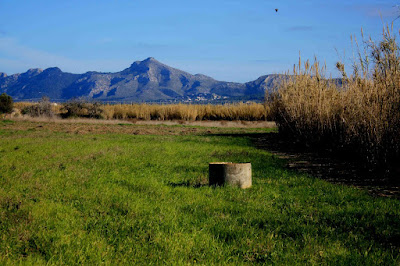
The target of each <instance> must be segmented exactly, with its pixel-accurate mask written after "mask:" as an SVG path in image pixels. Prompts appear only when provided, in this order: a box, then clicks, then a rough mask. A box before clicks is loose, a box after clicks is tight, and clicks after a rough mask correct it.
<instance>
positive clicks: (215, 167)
mask: <svg viewBox="0 0 400 266" xmlns="http://www.w3.org/2000/svg"><path fill="white" fill-rule="evenodd" d="M208 171H209V172H208V173H209V175H208V181H209V184H210V186H222V185H225V184H228V185H232V186H238V187H240V188H249V187H251V163H229V162H215V163H210V164H209V166H208Z"/></svg>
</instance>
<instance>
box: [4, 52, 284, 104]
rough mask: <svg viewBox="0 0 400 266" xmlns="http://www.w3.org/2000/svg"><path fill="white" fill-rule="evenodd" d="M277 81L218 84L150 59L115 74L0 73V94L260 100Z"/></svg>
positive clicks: (108, 99) (52, 70)
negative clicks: (8, 74)
mask: <svg viewBox="0 0 400 266" xmlns="http://www.w3.org/2000/svg"><path fill="white" fill-rule="evenodd" d="M281 77H282V76H281V75H266V76H262V77H260V78H258V79H257V80H255V81H251V82H247V83H235V82H224V81H217V80H215V79H213V78H211V77H208V76H205V75H201V74H196V75H192V74H189V73H187V72H184V71H182V70H179V69H176V68H172V67H170V66H167V65H165V64H162V63H160V62H158V61H157V60H155V59H154V58H152V57H149V58H147V59H145V60H143V61H136V62H134V63H133V64H132V65H131V66H130V67H129V68H127V69H125V70H122V71H120V72H116V73H100V72H93V71H91V72H86V73H84V74H71V73H66V72H62V71H61V70H60V69H59V68H57V67H53V68H48V69H45V70H42V69H30V70H28V71H27V72H25V73H22V74H14V75H10V76H7V75H6V74H5V73H1V72H0V93H3V92H5V93H7V94H8V95H11V96H12V97H13V98H14V100H16V101H22V100H30V101H34V100H38V99H40V98H41V97H42V96H47V97H49V98H50V99H51V100H52V101H66V100H69V99H71V98H85V99H95V100H98V101H105V102H155V101H164V102H174V101H179V102H198V101H207V102H222V101H235V100H261V99H262V98H263V97H264V93H265V90H268V89H271V88H272V86H273V84H274V83H276V82H279V80H280V79H281Z"/></svg>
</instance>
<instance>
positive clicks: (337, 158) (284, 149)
mask: <svg viewBox="0 0 400 266" xmlns="http://www.w3.org/2000/svg"><path fill="white" fill-rule="evenodd" d="M214 136H225V137H247V138H249V139H250V140H251V141H252V143H253V144H254V146H255V147H256V148H258V149H262V150H267V151H269V152H271V153H273V154H275V155H277V156H278V157H279V158H281V159H284V160H286V162H287V163H286V167H287V168H289V169H292V170H295V171H299V172H303V173H307V174H309V175H311V176H313V177H316V178H319V179H323V180H326V181H328V182H331V183H339V184H346V185H350V186H355V187H358V188H362V189H366V190H368V192H369V193H370V194H372V195H374V196H385V197H393V198H398V199H400V179H399V178H398V175H396V174H393V173H389V172H384V171H371V170H370V169H368V168H367V167H366V166H365V165H364V164H363V163H361V162H359V161H357V160H356V158H354V157H349V155H346V154H337V153H336V154H335V153H333V152H332V151H331V150H315V149H311V148H308V147H306V146H305V145H302V144H301V143H298V142H294V141H291V140H288V139H287V138H283V137H281V136H280V135H279V134H278V133H275V132H271V133H250V134H214Z"/></svg>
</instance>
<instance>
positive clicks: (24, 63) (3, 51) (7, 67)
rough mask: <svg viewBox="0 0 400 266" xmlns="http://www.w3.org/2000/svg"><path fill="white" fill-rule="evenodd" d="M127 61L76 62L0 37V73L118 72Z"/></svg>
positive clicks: (126, 64) (127, 65)
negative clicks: (33, 70)
mask: <svg viewBox="0 0 400 266" xmlns="http://www.w3.org/2000/svg"><path fill="white" fill-rule="evenodd" d="M130 63H131V62H130V61H129V60H101V59H99V60H77V59H71V58H68V57H65V56H61V55H56V54H52V53H49V52H46V51H41V50H37V49H33V48H30V47H27V46H24V45H22V44H20V43H19V42H18V41H17V40H16V39H14V38H10V37H0V72H6V73H8V74H13V73H20V72H25V71H26V70H27V69H29V68H43V69H45V68H48V67H55V66H57V67H59V68H61V69H62V70H63V71H66V72H72V73H83V72H86V71H104V72H108V71H110V72H111V71H120V70H122V69H124V68H126V67H129V65H130Z"/></svg>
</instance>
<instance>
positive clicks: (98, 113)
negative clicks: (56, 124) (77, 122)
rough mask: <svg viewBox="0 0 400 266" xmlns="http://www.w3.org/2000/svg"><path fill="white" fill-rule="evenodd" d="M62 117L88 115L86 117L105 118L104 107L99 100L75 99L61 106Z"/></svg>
mask: <svg viewBox="0 0 400 266" xmlns="http://www.w3.org/2000/svg"><path fill="white" fill-rule="evenodd" d="M61 111H62V112H63V113H62V117H64V118H68V117H86V118H96V119H100V118H103V116H102V114H103V109H102V107H101V104H100V103H98V102H94V103H88V102H84V101H82V100H77V99H73V100H71V101H68V102H66V103H64V104H63V106H62V108H61Z"/></svg>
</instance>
